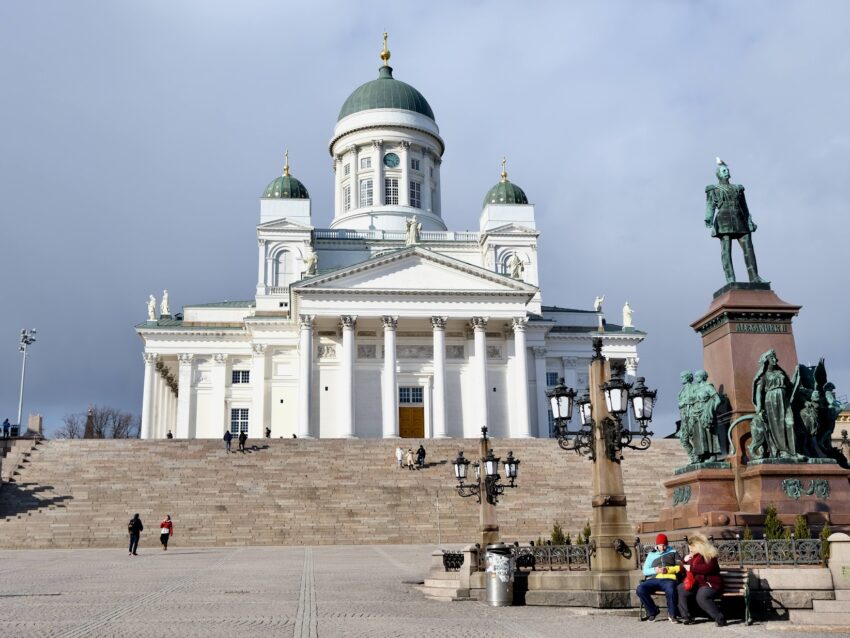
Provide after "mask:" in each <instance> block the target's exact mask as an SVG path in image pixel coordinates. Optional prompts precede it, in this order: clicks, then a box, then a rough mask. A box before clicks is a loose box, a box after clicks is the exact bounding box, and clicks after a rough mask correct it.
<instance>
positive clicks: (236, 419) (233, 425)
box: [230, 408, 248, 434]
mask: <svg viewBox="0 0 850 638" xmlns="http://www.w3.org/2000/svg"><path fill="white" fill-rule="evenodd" d="M240 432H245V433H246V434H247V433H248V408H231V409H230V433H231V434H239V433H240Z"/></svg>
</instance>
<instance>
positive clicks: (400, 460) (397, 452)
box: [395, 445, 404, 469]
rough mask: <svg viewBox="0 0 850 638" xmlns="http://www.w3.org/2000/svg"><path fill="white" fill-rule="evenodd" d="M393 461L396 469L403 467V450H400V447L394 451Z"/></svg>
mask: <svg viewBox="0 0 850 638" xmlns="http://www.w3.org/2000/svg"><path fill="white" fill-rule="evenodd" d="M395 460H396V462H397V463H398V469H401V468H403V467H404V450H402V449H401V446H400V445H399V446H398V447H397V448H396V449H395Z"/></svg>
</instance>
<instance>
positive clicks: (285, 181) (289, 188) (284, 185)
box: [263, 175, 310, 199]
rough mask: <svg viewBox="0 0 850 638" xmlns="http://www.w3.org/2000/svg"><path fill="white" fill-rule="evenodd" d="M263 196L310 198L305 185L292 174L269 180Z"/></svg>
mask: <svg viewBox="0 0 850 638" xmlns="http://www.w3.org/2000/svg"><path fill="white" fill-rule="evenodd" d="M263 197H264V198H267V199H268V198H274V199H310V194H309V193H308V192H307V187H306V186H304V184H302V183H301V182H300V181H298V180H297V179H295V178H294V177H292V175H281V176H280V177H275V178H274V179H273V180H272V181H271V182H269V185H268V186H266V191H265V192H264V193H263Z"/></svg>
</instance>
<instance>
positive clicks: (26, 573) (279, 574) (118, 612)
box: [0, 534, 835, 638]
mask: <svg viewBox="0 0 850 638" xmlns="http://www.w3.org/2000/svg"><path fill="white" fill-rule="evenodd" d="M177 539H179V536H176V537H175V540H177ZM154 543H155V539H154V538H153V536H152V535H147V534H143V540H142V546H141V548H140V550H139V552H140V554H139V556H137V557H129V556H127V554H126V550H122V549H121V548H116V549H114V550H104V549H91V550H39V551H35V550H20V551H13V550H4V551H0V570H2V579H0V636H15V637H21V638H23V637H26V636H64V637H69V638H70V637H76V636H79V637H82V636H86V637H88V636H120V637H132V636H145V637H146V638H149V637H153V636H163V637H168V638H177V637H191V636H204V637H208V636H228V637H230V638H233V637H241V636H275V637H278V638H279V637H281V636H286V637H288V636H294V637H296V638H302V637H303V638H308V637H314V636H369V637H373V638H374V637H380V636H405V637H406V636H441V637H444V636H475V637H478V638H486V637H492V638H496V637H499V638H501V637H508V636H528V637H531V638H537V637H540V638H542V637H550V636H551V637H554V636H571V635H572V636H581V637H582V638H594V637H595V636H600V637H601V636H606V637H609V636H612V635H622V636H625V635H628V636H636V637H639V636H659V635H660V636H683V637H684V636H687V637H694V638H697V637H700V636H715V637H716V636H718V635H729V634H732V635H747V636H765V635H772V636H775V635H777V631H776V630H778V629H783V625H784V623H781V622H772V623H769V624H756V625H754V626H752V627H746V626H744V625H743V624H741V623H740V622H739V621H733V622H732V624H730V626H728V627H726V628H723V629H719V628H716V627H715V626H714V625H713V623H702V624H698V625H694V626H690V627H685V626H673V625H670V624H669V623H667V622H666V621H664V622H655V623H641V622H638V620H637V618H636V617H634V616H626V615H623V614H622V613H609V612H600V611H594V610H578V609H564V608H556V607H512V608H491V607H488V606H487V605H485V604H483V603H477V602H463V603H438V602H432V601H428V600H425V599H424V598H423V597H422V595H421V594H420V593H419V592H418V591H417V590H416V589H415V584H416V583H417V582H418V581H421V580H422V579H423V578H424V577H425V574H426V572H427V569H428V564H429V559H430V553H431V552H432V551H433V549H434V546H432V545H403V546H399V545H392V546H388V545H384V546H356V547H352V546H321V547H234V548H214V549H194V548H192V549H181V548H180V546H179V544H175V545H174V546H173V547H172V548H171V549H169V551H168V552H163V551H161V550H160V549H159V548H158V547H156V546H154ZM625 613H627V612H625ZM778 635H782V636H795V635H800V636H813V635H817V634H816V633H812V632H807V633H797V632H793V631H783V632H781V634H778ZM832 635H835V634H832Z"/></svg>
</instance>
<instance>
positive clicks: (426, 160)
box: [422, 148, 431, 212]
mask: <svg viewBox="0 0 850 638" xmlns="http://www.w3.org/2000/svg"><path fill="white" fill-rule="evenodd" d="M422 210H424V211H428V212H430V211H431V151H430V149H427V148H426V149H425V150H424V151H423V152H422Z"/></svg>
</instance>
